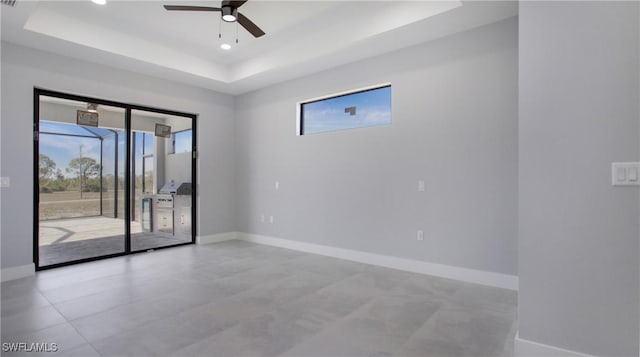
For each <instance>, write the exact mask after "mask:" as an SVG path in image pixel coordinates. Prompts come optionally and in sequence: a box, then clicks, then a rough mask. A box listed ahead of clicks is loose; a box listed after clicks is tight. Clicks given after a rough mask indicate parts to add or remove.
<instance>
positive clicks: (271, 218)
mask: <svg viewBox="0 0 640 357" xmlns="http://www.w3.org/2000/svg"><path fill="white" fill-rule="evenodd" d="M273 222H274V219H273V216H269V223H271V224H273Z"/></svg>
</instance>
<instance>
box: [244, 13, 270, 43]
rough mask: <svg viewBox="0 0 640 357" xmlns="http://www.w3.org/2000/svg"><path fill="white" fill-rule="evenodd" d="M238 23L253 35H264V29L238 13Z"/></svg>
mask: <svg viewBox="0 0 640 357" xmlns="http://www.w3.org/2000/svg"><path fill="white" fill-rule="evenodd" d="M238 23H239V24H240V25H242V27H244V28H245V29H247V31H249V33H251V34H252V35H253V36H254V37H260V36H262V35H264V31H262V30H261V29H260V28H259V27H258V26H257V25H256V24H254V23H253V22H252V21H251V20H249V18H247V17H246V16H244V15H242V14H241V13H238Z"/></svg>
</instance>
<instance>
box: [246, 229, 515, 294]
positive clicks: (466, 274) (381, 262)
mask: <svg viewBox="0 0 640 357" xmlns="http://www.w3.org/2000/svg"><path fill="white" fill-rule="evenodd" d="M237 236H238V239H240V240H244V241H248V242H253V243H259V244H265V245H272V246H276V247H282V248H287V249H293V250H298V251H302V252H307V253H313V254H319V255H326V256H329V257H334V258H340V259H345V260H351V261H355V262H359V263H365V264H371V265H378V266H382V267H387V268H392V269H398V270H404V271H410V272H413V273H420V274H427V275H434V276H439V277H443V278H448V279H455V280H461V281H466V282H470V283H475V284H482V285H488V286H493V287H498V288H503V289H509V290H518V277H517V276H514V275H507V274H500V273H494V272H489V271H482V270H475V269H468V268H460V267H455V266H450V265H443V264H436V263H429V262H425V261H420V260H412V259H405V258H398V257H392V256H388V255H380V254H374V253H366V252H360V251H357V250H350V249H343V248H336V247H330V246H326V245H319V244H313V243H305V242H298V241H293V240H288V239H282V238H275V237H269V236H262V235H257V234H248V233H241V232H238V233H237Z"/></svg>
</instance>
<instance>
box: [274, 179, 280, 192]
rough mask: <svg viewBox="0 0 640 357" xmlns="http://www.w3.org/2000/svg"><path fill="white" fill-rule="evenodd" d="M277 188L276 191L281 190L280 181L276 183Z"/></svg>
mask: <svg viewBox="0 0 640 357" xmlns="http://www.w3.org/2000/svg"><path fill="white" fill-rule="evenodd" d="M274 186H275V187H276V190H279V189H280V181H276V184H275V185H274Z"/></svg>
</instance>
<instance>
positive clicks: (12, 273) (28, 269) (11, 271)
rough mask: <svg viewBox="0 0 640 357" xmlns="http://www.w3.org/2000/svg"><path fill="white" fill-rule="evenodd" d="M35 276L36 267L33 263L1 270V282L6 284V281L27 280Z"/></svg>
mask: <svg viewBox="0 0 640 357" xmlns="http://www.w3.org/2000/svg"><path fill="white" fill-rule="evenodd" d="M35 274H36V265H35V264H33V263H31V264H26V265H20V266H17V267H10V268H2V270H0V281H2V282H3V283H4V282H5V281H9V280H16V279H20V278H26V277H28V276H33V275H35Z"/></svg>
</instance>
